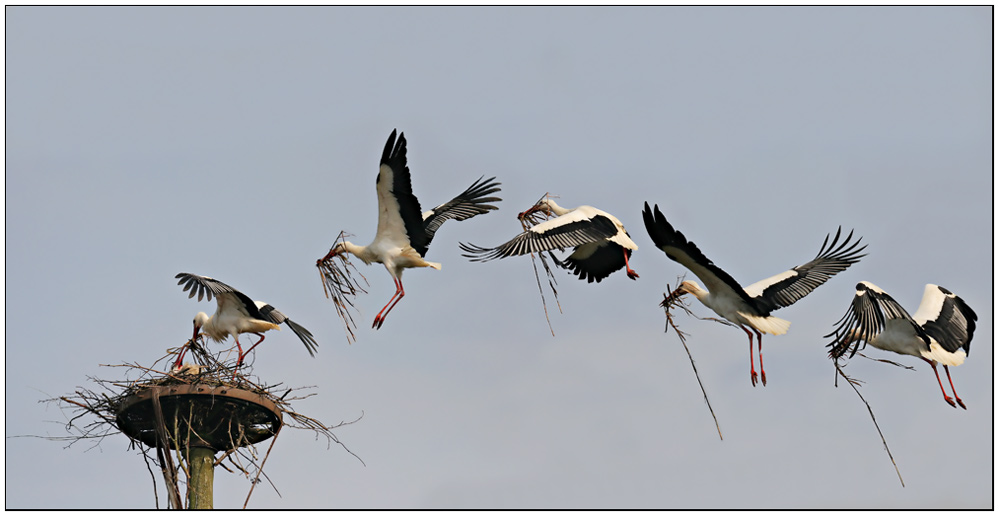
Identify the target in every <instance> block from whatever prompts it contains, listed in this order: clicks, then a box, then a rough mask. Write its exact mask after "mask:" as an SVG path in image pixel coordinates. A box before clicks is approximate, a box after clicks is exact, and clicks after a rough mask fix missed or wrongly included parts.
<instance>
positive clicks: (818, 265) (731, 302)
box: [642, 203, 868, 386]
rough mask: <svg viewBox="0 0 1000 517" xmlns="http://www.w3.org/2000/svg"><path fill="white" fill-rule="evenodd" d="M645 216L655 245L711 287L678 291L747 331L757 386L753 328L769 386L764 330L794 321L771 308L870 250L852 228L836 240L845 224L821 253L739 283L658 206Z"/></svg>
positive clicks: (780, 330)
mask: <svg viewBox="0 0 1000 517" xmlns="http://www.w3.org/2000/svg"><path fill="white" fill-rule="evenodd" d="M642 219H643V222H644V223H645V224H646V231H647V232H649V236H650V238H652V239H653V242H654V243H655V244H656V247H658V248H660V249H661V250H663V252H664V253H666V254H667V257H669V258H670V259H671V260H673V261H675V262H679V263H680V264H681V265H683V266H684V267H686V268H688V269H689V270H691V272H692V273H694V274H695V275H696V276H697V277H698V278H700V279H701V281H702V282H704V283H705V287H706V288H707V289H708V290H705V289H702V287H701V286H699V285H698V284H697V283H696V282H692V281H684V282H682V283H681V285H680V287H679V288H678V289H677V291H676V292H679V293H680V294H684V293H691V294H693V295H694V296H695V297H696V298H698V301H700V302H701V303H702V304H704V305H705V306H706V307H708V308H709V309H712V310H713V311H715V313H716V314H718V315H719V316H722V317H723V318H725V319H726V320H729V321H730V322H732V323H735V324H736V325H737V326H739V327H740V328H741V329H743V332H746V334H747V337H748V338H749V339H750V382H751V383H752V384H753V385H754V386H756V385H757V372H756V371H755V370H754V367H753V334H751V333H750V331H751V330H752V331H753V333H754V334H756V335H757V352H758V354H759V356H760V380H761V383H762V384H763V385H765V386H766V385H767V376H766V375H765V374H764V352H763V350H762V348H763V344H762V343H761V337H762V336H761V333H762V332H763V333H766V334H774V335H782V334H784V333H785V332H787V331H788V326H789V325H791V323H790V322H789V321H787V320H783V319H780V318H777V317H774V316H771V311H774V310H776V309H780V308H782V307H786V306H789V305H791V304H793V303H795V302H796V301H798V300H799V299H801V298H802V297H804V296H805V295H807V294H809V293H810V292H812V291H813V289H816V288H817V287H819V286H820V285H822V284H823V283H824V282H826V281H827V280H829V279H830V277H832V276H833V275H836V274H837V273H839V272H841V271H844V270H845V269H847V268H848V267H850V266H851V264H854V263H855V262H857V261H859V260H861V257H864V256H865V255H862V254H860V253H861V251H863V250H864V249H865V248H867V247H868V245H867V244H866V245H864V246H862V247H860V248H859V247H858V245H859V244H860V243H861V238H860V237H859V238H858V240H857V241H855V242H854V243H853V244H851V243H850V242H851V237H852V236H853V235H854V232H853V231H851V233H850V234H848V235H847V239H845V240H844V242H843V244H841V245H840V246H839V247H838V246H837V241H838V240H839V239H840V228H838V229H837V234H836V236H834V238H833V241H832V242H830V245H829V246H827V242H828V241H829V239H830V235H829V234H827V236H826V239H824V240H823V245H822V246H820V250H819V253H818V254H816V258H814V259H812V260H811V261H809V262H806V263H805V264H802V265H801V266H796V267H794V268H792V269H790V270H788V271H785V272H783V273H779V274H777V275H774V276H772V277H769V278H765V279H764V280H761V281H759V282H756V283H754V284H751V285H748V286H746V287H740V284H739V283H737V282H736V280H735V279H733V277H731V276H730V275H729V274H728V273H726V272H725V271H723V270H722V269H721V268H719V267H718V266H716V265H715V264H714V263H713V262H712V261H711V260H709V259H708V257H706V256H705V255H704V254H703V253H702V252H701V250H699V249H698V246H696V245H695V244H694V243H693V242H690V241H688V240H687V239H686V238H685V237H684V234H682V233H681V232H679V231H677V230H675V229H674V227H673V226H672V225H671V224H670V223H669V222H667V219H666V217H664V216H663V213H661V212H660V207H659V206H656V207H655V209H654V210H653V211H651V210H650V209H649V203H646V205H645V209H644V210H643V212H642Z"/></svg>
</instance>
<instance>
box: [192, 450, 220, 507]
mask: <svg viewBox="0 0 1000 517" xmlns="http://www.w3.org/2000/svg"><path fill="white" fill-rule="evenodd" d="M185 454H186V456H187V463H188V468H189V469H190V477H189V478H188V509H189V510H211V509H212V507H213V503H212V486H213V484H214V482H215V451H214V450H212V449H209V448H207V447H190V448H188V449H186V451H185Z"/></svg>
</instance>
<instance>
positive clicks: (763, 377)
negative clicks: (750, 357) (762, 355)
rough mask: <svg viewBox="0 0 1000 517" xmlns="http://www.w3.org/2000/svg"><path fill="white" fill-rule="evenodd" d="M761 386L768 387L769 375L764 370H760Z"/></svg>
mask: <svg viewBox="0 0 1000 517" xmlns="http://www.w3.org/2000/svg"><path fill="white" fill-rule="evenodd" d="M760 385H761V386H767V374H766V373H764V369H763V368H761V369H760Z"/></svg>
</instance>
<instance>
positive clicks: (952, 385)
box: [944, 365, 969, 409]
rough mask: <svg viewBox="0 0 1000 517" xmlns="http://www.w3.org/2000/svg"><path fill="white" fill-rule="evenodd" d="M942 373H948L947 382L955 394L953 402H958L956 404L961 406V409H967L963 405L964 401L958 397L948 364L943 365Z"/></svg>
mask: <svg viewBox="0 0 1000 517" xmlns="http://www.w3.org/2000/svg"><path fill="white" fill-rule="evenodd" d="M944 373H945V374H947V375H948V384H951V392H952V393H954V394H955V402H958V405H959V406H962V409H969V408H967V407H965V403H964V402H962V399H960V398H958V392H957V391H955V383H954V382H951V372H949V371H948V365H944Z"/></svg>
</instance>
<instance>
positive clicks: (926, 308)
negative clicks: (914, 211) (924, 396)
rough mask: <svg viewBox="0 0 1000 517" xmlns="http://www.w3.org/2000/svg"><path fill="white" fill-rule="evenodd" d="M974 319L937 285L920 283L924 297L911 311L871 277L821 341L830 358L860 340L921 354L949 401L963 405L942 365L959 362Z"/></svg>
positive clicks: (973, 328)
mask: <svg viewBox="0 0 1000 517" xmlns="http://www.w3.org/2000/svg"><path fill="white" fill-rule="evenodd" d="M977 319H978V317H977V316H976V313H975V312H974V311H973V310H972V308H970V307H969V306H968V305H967V304H966V303H965V301H964V300H962V299H961V298H959V297H958V296H955V294H953V293H952V292H951V291H949V290H947V289H945V288H944V287H941V286H939V285H934V284H927V285H926V286H925V287H924V297H923V299H921V300H920V306H919V307H917V312H916V313H914V314H913V316H912V317H911V316H910V314H909V313H907V312H906V309H904V308H903V307H902V306H901V305H900V304H899V303H897V302H896V300H894V299H893V298H892V296H889V293H886V292H885V291H883V290H882V289H879V287H878V286H876V285H875V284H873V283H871V282H861V283H859V284H858V285H857V292H856V293H855V294H854V301H853V302H852V303H851V306H850V308H848V310H847V313H845V314H844V317H842V318H840V320H839V321H838V322H837V323H835V324H834V325H838V327H837V329H836V330H834V331H833V332H831V333H830V334H827V335H826V336H824V337H831V336H834V337H835V339H834V341H833V342H832V343H830V344H829V345H827V346H829V347H831V350H830V357H832V358H834V359H837V358H840V357H842V356H843V355H844V354H845V353H847V351H848V349H850V351H851V354H850V356H849V357H854V354H855V353H856V352H857V351H858V347H859V346H860V343H861V342H862V341H864V342H866V343H868V344H870V345H872V346H873V347H875V348H879V349H882V350H887V351H889V352H895V353H897V354H902V355H912V356H914V357H919V358H921V359H923V360H924V361H926V362H927V364H929V365H931V368H933V369H934V376H935V377H937V381H938V386H939V387H940V388H941V394H942V395H944V400H945V402H947V403H948V404H950V405H951V406H952V407H955V402H958V405H959V406H962V409H965V404H964V403H963V402H962V399H960V398H958V393H956V392H955V384H954V383H953V382H952V381H951V372H949V371H948V367H949V366H958V365H960V364H962V363H964V362H965V358H966V357H967V356H968V354H969V348H970V346H971V344H972V334H973V333H974V332H975V331H976V320H977ZM852 345H853V346H852ZM937 363H941V364H942V365H944V371H945V373H946V374H947V375H948V384H950V385H951V392H952V393H953V394H955V400H954V401H952V399H951V397H949V396H948V394H947V393H946V392H945V391H944V384H942V383H941V376H940V375H938V371H937Z"/></svg>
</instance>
